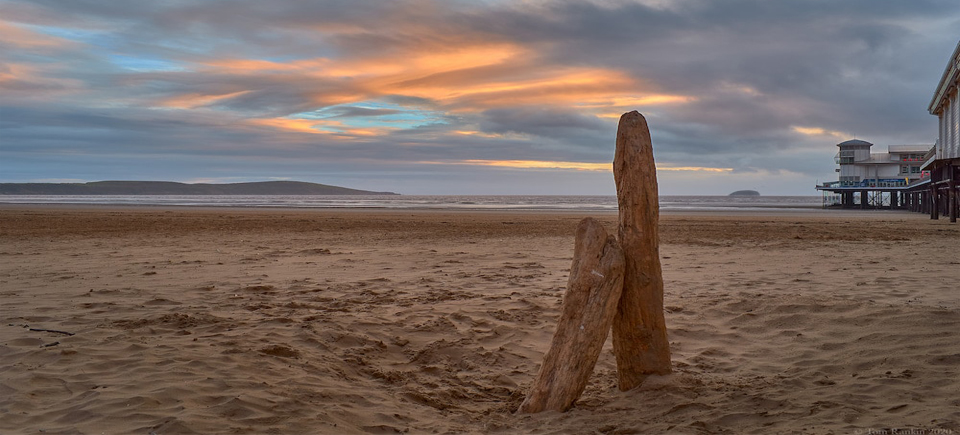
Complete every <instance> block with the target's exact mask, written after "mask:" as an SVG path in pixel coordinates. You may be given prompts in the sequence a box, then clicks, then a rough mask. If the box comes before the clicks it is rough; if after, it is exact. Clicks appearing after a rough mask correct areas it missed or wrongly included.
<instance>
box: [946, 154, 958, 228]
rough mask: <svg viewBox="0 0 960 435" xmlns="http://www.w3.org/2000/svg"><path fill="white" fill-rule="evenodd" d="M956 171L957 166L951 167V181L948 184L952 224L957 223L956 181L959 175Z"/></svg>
mask: <svg viewBox="0 0 960 435" xmlns="http://www.w3.org/2000/svg"><path fill="white" fill-rule="evenodd" d="M956 171H957V167H956V166H951V167H950V173H949V175H950V178H949V181H948V182H947V196H948V197H949V199H948V200H947V202H948V203H949V205H950V222H952V223H955V222H957V181H956V180H957V175H956Z"/></svg>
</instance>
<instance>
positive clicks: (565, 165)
mask: <svg viewBox="0 0 960 435" xmlns="http://www.w3.org/2000/svg"><path fill="white" fill-rule="evenodd" d="M419 163H427V164H454V165H475V166H496V167H501V168H518V169H574V170H578V171H603V172H612V171H613V163H612V162H607V163H592V162H555V161H545V160H459V161H454V162H419ZM657 170H658V171H678V172H679V171H683V172H718V173H725V172H732V171H733V168H710V167H703V166H669V165H657Z"/></svg>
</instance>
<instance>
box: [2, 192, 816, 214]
mask: <svg viewBox="0 0 960 435" xmlns="http://www.w3.org/2000/svg"><path fill="white" fill-rule="evenodd" d="M0 203H6V204H99V205H153V206H156V205H169V206H203V207H295V208H380V209H438V210H530V211H536V210H558V211H580V210H583V211H616V210H617V197H616V196H612V195H611V196H562V195H490V196H475V195H471V196H451V195H390V196H341V195H336V196H325V195H324V196H309V195H290V196H285V195H250V196H246V195H212V196H207V195H183V196H177V195H136V196H111V195H91V196H82V195H69V196H55V195H43V196H39V195H38V196H29V195H0ZM821 206H822V198H821V197H819V196H756V197H749V196H735V197H734V196H661V197H660V209H661V210H663V211H710V210H744V211H748V210H769V209H794V210H801V209H818V208H821Z"/></svg>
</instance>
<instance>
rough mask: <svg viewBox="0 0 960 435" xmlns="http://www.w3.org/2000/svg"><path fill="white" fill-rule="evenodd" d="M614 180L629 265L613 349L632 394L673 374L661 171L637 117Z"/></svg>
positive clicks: (623, 131) (619, 153)
mask: <svg viewBox="0 0 960 435" xmlns="http://www.w3.org/2000/svg"><path fill="white" fill-rule="evenodd" d="M613 176H614V180H615V181H616V184H617V200H618V203H619V207H620V228H619V236H620V246H621V248H622V249H623V254H624V259H625V260H626V268H625V269H624V276H623V293H622V294H621V296H620V304H619V306H618V308H617V315H616V318H615V319H614V321H613V349H614V353H615V354H616V357H617V376H618V378H619V379H618V380H619V387H620V390H622V391H626V390H630V389H633V388H635V387H637V386H639V385H640V384H641V383H643V381H644V379H646V377H647V376H649V375H651V374H666V373H670V345H669V343H668V342H667V328H666V324H665V322H664V318H663V276H662V274H661V273H662V272H661V269H660V253H659V251H660V249H659V248H660V238H659V232H658V228H657V224H658V221H659V219H660V205H659V203H658V198H657V196H658V194H657V169H656V166H655V165H654V160H653V145H652V144H651V142H650V130H649V128H648V127H647V121H646V120H645V119H644V118H643V115H641V114H640V113H639V112H637V111H633V112H629V113H624V114H623V116H621V117H620V125H619V126H618V128H617V150H616V155H615V157H614V160H613Z"/></svg>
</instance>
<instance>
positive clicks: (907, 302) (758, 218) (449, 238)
mask: <svg viewBox="0 0 960 435" xmlns="http://www.w3.org/2000/svg"><path fill="white" fill-rule="evenodd" d="M581 217H582V216H580V215H577V214H569V213H568V214H564V213H554V214H530V213H453V212H383V211H380V212H361V211H311V210H299V211H298V210H267V211H260V210H243V209H222V210H214V209H155V208H119V209H118V208H98V207H86V208H76V207H74V208H64V207H39V206H32V207H31V206H9V205H7V206H3V207H0V433H3V434H15V433H30V434H35V433H40V432H44V433H90V434H99V433H108V434H115V433H139V434H151V433H156V434H174V433H176V434H181V433H281V434H300V433H304V434H306V433H359V432H374V433H393V432H410V433H431V432H440V433H447V432H455V433H460V432H467V433H517V432H519V433H617V434H627V433H724V432H726V433H763V434H766V433H837V434H848V433H849V434H856V433H859V434H867V433H877V434H879V433H915V434H916V433H923V434H937V433H939V434H947V433H952V434H960V254H958V246H960V225H957V224H952V225H951V224H949V223H947V222H946V221H945V220H940V221H931V220H929V219H928V218H927V217H925V216H923V215H920V214H911V213H894V212H876V213H866V214H865V213H847V212H841V211H836V212H829V213H809V212H808V213H804V214H803V216H802V217H795V216H789V215H786V214H781V215H779V216H769V215H739V216H737V215H712V214H701V215H695V214H691V215H667V216H664V217H663V219H662V222H661V239H662V246H661V255H662V257H663V267H664V275H665V283H666V284H665V288H666V296H665V304H666V307H667V313H666V315H667V326H668V328H669V329H670V342H671V348H672V351H673V361H674V374H672V375H669V376H663V377H653V378H650V379H648V380H647V382H646V383H645V384H644V385H643V386H641V387H640V388H638V389H636V390H633V391H628V392H620V391H619V390H617V388H616V386H615V363H614V358H613V355H612V354H611V353H610V350H609V349H610V344H609V341H608V343H607V348H606V349H605V350H604V352H603V354H602V355H601V357H600V361H599V363H598V364H597V367H596V370H595V372H594V376H593V377H592V378H591V381H590V384H589V386H588V387H587V391H586V392H585V393H584V395H583V396H582V398H581V400H580V401H579V402H578V403H577V405H576V407H575V408H574V409H573V410H572V411H570V412H567V413H563V414H560V413H553V412H548V413H542V414H537V415H514V414H513V413H512V411H513V410H514V409H515V408H516V407H517V406H518V405H519V403H520V401H521V400H522V398H523V394H524V388H525V387H526V386H527V385H529V383H530V382H531V380H532V379H533V376H534V375H535V374H536V370H537V367H538V365H539V364H540V361H541V358H542V357H543V353H544V352H545V350H546V347H547V346H548V344H549V342H550V338H551V336H552V334H553V328H554V325H555V322H556V319H557V315H558V310H559V307H560V301H561V297H562V295H563V292H564V287H565V285H566V279H567V269H568V268H569V266H570V261H571V255H572V250H573V236H572V235H573V230H574V228H575V226H576V224H577V222H578V221H579V219H580V218H581ZM599 217H600V218H601V220H602V221H603V222H604V223H605V224H606V225H607V227H608V229H611V230H612V229H614V225H615V219H616V217H615V216H614V215H601V216H599ZM38 329H47V330H56V331H63V332H69V333H72V334H73V335H67V334H63V333H59V332H50V331H40V330H38ZM905 429H913V431H912V432H906V431H905ZM896 430H900V432H896Z"/></svg>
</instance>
